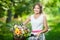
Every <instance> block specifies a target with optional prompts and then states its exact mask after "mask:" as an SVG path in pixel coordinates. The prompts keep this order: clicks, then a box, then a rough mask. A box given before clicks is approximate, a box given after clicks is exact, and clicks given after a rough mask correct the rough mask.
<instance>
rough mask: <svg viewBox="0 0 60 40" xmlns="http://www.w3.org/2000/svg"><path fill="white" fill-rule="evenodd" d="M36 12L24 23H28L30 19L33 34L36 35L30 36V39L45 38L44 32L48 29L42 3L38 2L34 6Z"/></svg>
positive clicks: (41, 39)
mask: <svg viewBox="0 0 60 40" xmlns="http://www.w3.org/2000/svg"><path fill="white" fill-rule="evenodd" d="M33 11H34V14H32V15H31V16H30V17H29V18H27V20H26V21H25V22H24V23H23V24H24V25H26V24H27V23H28V22H29V21H30V22H31V25H32V31H31V34H33V35H34V37H30V38H29V40H45V36H44V33H45V32H46V31H48V26H47V20H46V16H45V15H44V14H43V13H42V6H41V4H39V3H37V4H35V5H34V6H33Z"/></svg>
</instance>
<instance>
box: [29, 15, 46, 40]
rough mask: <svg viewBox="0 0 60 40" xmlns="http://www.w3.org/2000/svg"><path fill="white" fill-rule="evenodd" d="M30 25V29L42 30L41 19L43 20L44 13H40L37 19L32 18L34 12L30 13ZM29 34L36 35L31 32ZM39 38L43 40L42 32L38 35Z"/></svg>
mask: <svg viewBox="0 0 60 40" xmlns="http://www.w3.org/2000/svg"><path fill="white" fill-rule="evenodd" d="M30 18H31V21H30V22H31V26H32V31H33V30H43V20H44V14H41V15H40V16H39V17H38V18H37V19H35V18H34V14H33V15H31V17H30ZM31 34H34V35H36V34H37V33H33V32H31ZM39 38H40V39H39V40H45V35H44V33H42V34H41V35H40V37H39Z"/></svg>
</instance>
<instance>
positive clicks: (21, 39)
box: [13, 25, 30, 40]
mask: <svg viewBox="0 0 60 40" xmlns="http://www.w3.org/2000/svg"><path fill="white" fill-rule="evenodd" d="M29 32H30V30H29V29H28V28H27V27H25V26H21V25H14V31H13V33H14V39H15V40H26V37H28V36H29Z"/></svg>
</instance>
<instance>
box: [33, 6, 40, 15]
mask: <svg viewBox="0 0 60 40" xmlns="http://www.w3.org/2000/svg"><path fill="white" fill-rule="evenodd" d="M34 13H35V14H37V13H40V7H39V6H38V5H35V7H34Z"/></svg>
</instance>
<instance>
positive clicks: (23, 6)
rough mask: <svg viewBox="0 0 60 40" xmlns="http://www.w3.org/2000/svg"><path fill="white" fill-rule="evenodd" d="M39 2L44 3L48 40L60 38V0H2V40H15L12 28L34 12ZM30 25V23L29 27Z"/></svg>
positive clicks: (0, 17) (0, 32)
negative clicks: (35, 5)
mask: <svg viewBox="0 0 60 40" xmlns="http://www.w3.org/2000/svg"><path fill="white" fill-rule="evenodd" d="M37 2H39V3H41V4H42V6H43V13H45V14H46V16H47V21H48V27H49V31H48V32H46V40H60V0H0V40H13V33H12V32H11V28H13V26H14V24H21V23H22V22H23V21H25V20H26V18H27V17H29V16H30V15H31V14H33V8H32V7H33V5H34V4H35V3H37ZM30 26H31V25H30V23H28V24H27V27H28V28H29V29H31V27H30Z"/></svg>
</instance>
